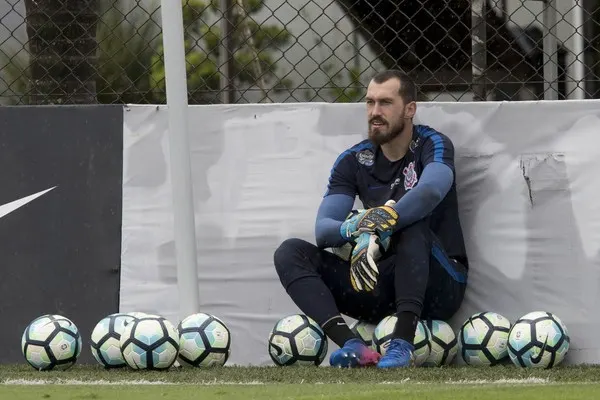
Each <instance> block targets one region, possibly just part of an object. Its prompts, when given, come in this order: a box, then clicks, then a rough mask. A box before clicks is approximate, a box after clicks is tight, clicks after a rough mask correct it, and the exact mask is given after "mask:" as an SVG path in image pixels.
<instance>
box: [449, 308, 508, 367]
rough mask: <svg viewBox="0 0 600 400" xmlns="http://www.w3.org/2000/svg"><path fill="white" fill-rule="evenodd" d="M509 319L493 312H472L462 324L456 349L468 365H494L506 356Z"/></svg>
mask: <svg viewBox="0 0 600 400" xmlns="http://www.w3.org/2000/svg"><path fill="white" fill-rule="evenodd" d="M509 331H510V321H509V320H508V319H506V318H505V317H503V316H502V315H500V314H497V313H494V312H482V313H478V314H473V315H472V316H471V317H469V319H468V320H466V321H465V323H464V324H463V325H462V327H461V328H460V331H459V335H458V350H459V352H460V354H461V356H462V359H463V360H464V361H465V362H466V363H467V364H469V365H496V364H498V363H500V362H501V361H502V360H503V359H505V358H506V357H508V349H507V342H508V332H509Z"/></svg>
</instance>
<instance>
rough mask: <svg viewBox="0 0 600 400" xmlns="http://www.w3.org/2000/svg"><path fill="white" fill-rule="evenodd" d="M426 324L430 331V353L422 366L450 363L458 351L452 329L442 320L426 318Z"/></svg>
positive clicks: (439, 365)
mask: <svg viewBox="0 0 600 400" xmlns="http://www.w3.org/2000/svg"><path fill="white" fill-rule="evenodd" d="M426 325H427V328H429V332H430V333H431V353H430V354H429V357H427V360H426V361H425V362H424V363H423V366H424V367H441V366H443V365H449V364H451V363H452V361H453V360H454V357H456V354H457V352H458V340H457V338H456V334H455V333H454V330H453V329H452V327H451V326H450V324H448V323H447V322H446V321H442V320H435V319H428V320H427V322H426Z"/></svg>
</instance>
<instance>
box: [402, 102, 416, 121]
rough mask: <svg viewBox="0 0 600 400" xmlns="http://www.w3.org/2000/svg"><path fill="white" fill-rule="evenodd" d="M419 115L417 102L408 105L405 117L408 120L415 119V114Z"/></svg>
mask: <svg viewBox="0 0 600 400" xmlns="http://www.w3.org/2000/svg"><path fill="white" fill-rule="evenodd" d="M416 113H417V102H416V101H411V102H410V103H408V104H407V105H406V109H405V110H404V117H405V118H407V119H413V118H414V117H415V114H416Z"/></svg>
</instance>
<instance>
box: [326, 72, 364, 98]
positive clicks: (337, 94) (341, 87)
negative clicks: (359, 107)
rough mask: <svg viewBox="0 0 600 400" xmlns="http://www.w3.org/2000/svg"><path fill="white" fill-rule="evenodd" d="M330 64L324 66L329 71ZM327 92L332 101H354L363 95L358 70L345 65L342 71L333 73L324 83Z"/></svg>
mask: <svg viewBox="0 0 600 400" xmlns="http://www.w3.org/2000/svg"><path fill="white" fill-rule="evenodd" d="M330 69H331V68H330V66H327V67H326V68H325V71H326V72H329V71H330ZM344 78H346V79H344ZM326 86H327V87H329V91H328V94H329V96H331V97H332V99H333V102H334V103H356V102H358V101H361V100H362V98H363V96H364V95H365V87H364V84H363V83H362V82H361V81H360V70H358V69H356V68H347V67H345V68H344V69H343V71H340V72H337V73H335V74H334V75H333V76H332V77H331V78H330V79H329V83H328V84H327V85H326Z"/></svg>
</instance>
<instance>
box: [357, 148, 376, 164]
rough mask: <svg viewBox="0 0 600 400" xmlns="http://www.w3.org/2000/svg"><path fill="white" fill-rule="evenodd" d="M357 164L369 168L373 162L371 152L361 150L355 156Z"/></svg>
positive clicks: (373, 158)
mask: <svg viewBox="0 0 600 400" xmlns="http://www.w3.org/2000/svg"><path fill="white" fill-rule="evenodd" d="M356 158H357V159H358V162H359V163H361V164H363V165H366V166H367V167H370V166H371V165H373V163H374V162H375V154H373V152H372V151H371V150H363V151H360V152H358V153H357V154H356Z"/></svg>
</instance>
